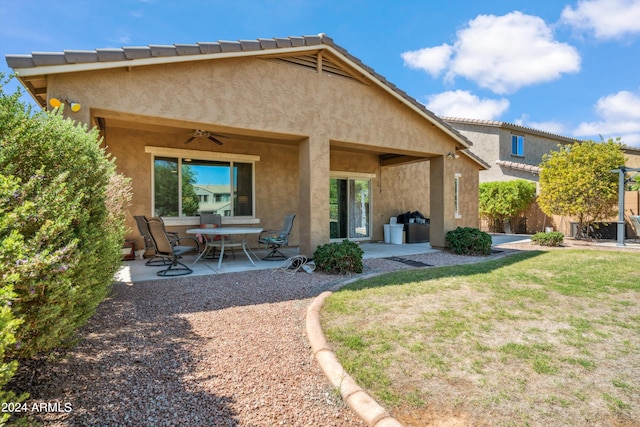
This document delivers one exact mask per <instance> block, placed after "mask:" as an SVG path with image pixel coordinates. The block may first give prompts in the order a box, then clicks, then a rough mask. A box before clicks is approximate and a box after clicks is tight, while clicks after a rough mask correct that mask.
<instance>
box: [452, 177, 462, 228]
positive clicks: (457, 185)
mask: <svg viewBox="0 0 640 427" xmlns="http://www.w3.org/2000/svg"><path fill="white" fill-rule="evenodd" d="M461 176H462V175H460V174H459V173H457V174H456V176H455V180H454V182H453V203H454V204H455V218H456V219H460V218H462V215H460V177H461Z"/></svg>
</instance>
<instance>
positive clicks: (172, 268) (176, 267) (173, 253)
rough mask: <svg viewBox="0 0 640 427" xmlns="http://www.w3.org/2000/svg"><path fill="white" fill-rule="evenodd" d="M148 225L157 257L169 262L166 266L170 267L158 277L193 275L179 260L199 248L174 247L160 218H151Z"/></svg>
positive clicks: (160, 272)
mask: <svg viewBox="0 0 640 427" xmlns="http://www.w3.org/2000/svg"><path fill="white" fill-rule="evenodd" d="M147 225H148V226H149V233H150V234H151V238H152V239H153V243H154V244H155V249H156V257H160V258H163V259H164V260H166V261H167V264H166V265H169V268H167V269H164V270H160V271H158V273H157V274H158V276H163V277H164V276H184V275H186V274H191V273H193V270H192V269H190V268H189V267H187V266H186V265H185V264H183V263H181V262H180V261H178V259H179V258H180V257H181V256H182V255H184V254H186V253H188V252H192V251H196V250H198V249H199V248H198V247H196V246H180V245H174V244H173V242H172V241H171V240H169V237H168V236H167V231H166V229H165V228H164V223H163V222H162V220H161V219H160V218H150V219H149V220H147Z"/></svg>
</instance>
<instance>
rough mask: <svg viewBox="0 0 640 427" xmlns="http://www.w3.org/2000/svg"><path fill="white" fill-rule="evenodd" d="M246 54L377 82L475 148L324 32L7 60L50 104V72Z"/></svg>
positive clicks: (40, 54)
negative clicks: (48, 79)
mask: <svg viewBox="0 0 640 427" xmlns="http://www.w3.org/2000/svg"><path fill="white" fill-rule="evenodd" d="M243 56H253V57H261V58H265V59H273V60H278V61H287V62H290V63H294V64H297V65H301V66H306V67H315V68H316V69H318V70H319V71H320V72H323V73H330V74H334V75H339V76H342V77H347V78H353V79H356V80H358V81H360V82H363V83H367V84H374V85H377V86H379V87H380V88H382V89H383V90H385V91H386V92H387V93H389V94H391V95H392V96H393V97H395V98H397V99H398V100H400V101H401V102H403V103H405V104H406V105H408V106H409V107H410V108H411V109H412V110H414V111H415V112H416V113H418V114H419V115H421V116H422V117H423V118H425V119H426V120H427V121H429V122H430V123H432V124H434V125H436V126H437V127H438V128H439V129H440V130H442V131H443V132H444V133H445V134H447V135H449V136H450V137H451V138H453V139H454V141H456V143H457V144H458V145H459V148H461V149H464V148H469V147H470V146H472V145H473V144H472V143H471V141H469V140H468V139H467V138H466V137H465V136H463V135H462V134H460V133H459V132H458V131H457V130H455V129H454V128H453V127H452V126H450V125H449V124H448V123H446V122H445V121H444V120H442V119H440V118H438V117H437V116H436V115H435V114H433V113H432V112H431V111H429V110H427V108H426V107H425V106H424V105H423V104H421V103H419V102H418V101H417V100H415V99H414V98H412V97H411V96H409V95H408V94H407V93H406V92H404V91H402V90H401V89H399V88H398V87H397V86H395V85H394V84H393V83H391V82H389V81H388V80H387V79H386V78H385V77H383V76H382V75H380V74H378V73H377V72H375V70H373V69H372V68H371V67H369V66H367V65H365V64H364V63H363V62H362V61H360V60H359V59H358V58H356V57H355V56H353V55H351V54H350V53H349V52H347V50H346V49H344V48H342V47H340V46H338V45H337V44H335V43H334V42H333V39H332V38H330V37H328V36H326V35H325V34H322V33H321V34H318V35H313V36H302V37H286V38H272V39H256V40H239V41H225V40H220V41H217V42H198V43H196V44H174V45H149V46H129V47H122V48H108V49H96V50H87V51H85V50H65V51H63V52H33V53H31V54H27V55H13V54H10V55H6V61H7V64H8V65H9V67H11V68H13V69H14V71H16V74H17V76H18V78H19V79H20V81H21V82H22V84H23V85H24V86H25V87H26V88H27V89H28V91H29V93H30V94H31V95H32V97H33V98H34V99H35V100H36V101H37V102H38V104H40V105H41V106H42V107H44V106H46V98H47V76H48V75H55V74H64V73H76V72H82V71H89V70H101V69H111V68H121V67H136V66H148V65H157V64H167V63H178V62H187V61H199V60H211V59H222V58H235V57H243ZM470 158H471V159H472V160H473V161H475V162H477V163H479V164H480V165H481V166H482V167H483V168H484V167H486V166H485V164H484V162H481V161H480V162H479V161H478V159H477V158H474V157H470Z"/></svg>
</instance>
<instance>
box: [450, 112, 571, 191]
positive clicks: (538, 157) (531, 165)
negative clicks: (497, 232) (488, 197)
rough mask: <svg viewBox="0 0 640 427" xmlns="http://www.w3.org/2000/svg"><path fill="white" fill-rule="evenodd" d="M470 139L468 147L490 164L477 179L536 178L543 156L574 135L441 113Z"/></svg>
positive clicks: (569, 141) (566, 143) (536, 180)
mask: <svg viewBox="0 0 640 427" xmlns="http://www.w3.org/2000/svg"><path fill="white" fill-rule="evenodd" d="M442 119H443V120H444V121H446V122H447V123H449V124H450V125H451V126H452V127H453V128H454V129H456V130H457V131H458V132H460V133H461V134H463V135H464V136H466V137H467V138H468V139H469V140H470V141H471V142H473V148H471V151H472V152H473V153H475V154H476V155H477V156H479V157H480V158H482V159H483V160H485V161H486V162H487V163H489V164H490V165H491V168H490V169H489V170H485V171H481V172H480V182H493V181H508V180H512V179H526V180H529V181H535V182H538V178H539V175H540V168H539V165H540V163H542V157H543V156H544V155H545V154H548V153H550V152H551V151H557V150H558V145H570V144H573V143H574V142H575V141H576V139H575V138H569V137H565V136H560V135H555V134H552V133H549V132H544V131H539V130H536V129H531V128H527V127H524V126H519V125H514V124H511V123H506V122H496V121H492V120H475V119H461V118H454V117H442Z"/></svg>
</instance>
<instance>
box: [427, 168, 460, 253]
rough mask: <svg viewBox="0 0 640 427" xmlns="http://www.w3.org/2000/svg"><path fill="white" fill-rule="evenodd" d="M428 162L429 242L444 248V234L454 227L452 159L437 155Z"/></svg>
mask: <svg viewBox="0 0 640 427" xmlns="http://www.w3.org/2000/svg"><path fill="white" fill-rule="evenodd" d="M430 163H431V164H430V171H431V176H430V181H431V185H430V188H431V200H430V204H431V230H430V243H431V246H432V247H434V248H444V247H445V246H446V245H445V240H444V237H445V234H446V233H447V231H450V230H453V229H454V228H455V227H456V224H455V199H454V194H453V192H454V185H455V173H454V168H453V160H452V159H447V158H445V157H444V156H439V157H434V158H432V159H431V162H430Z"/></svg>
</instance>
